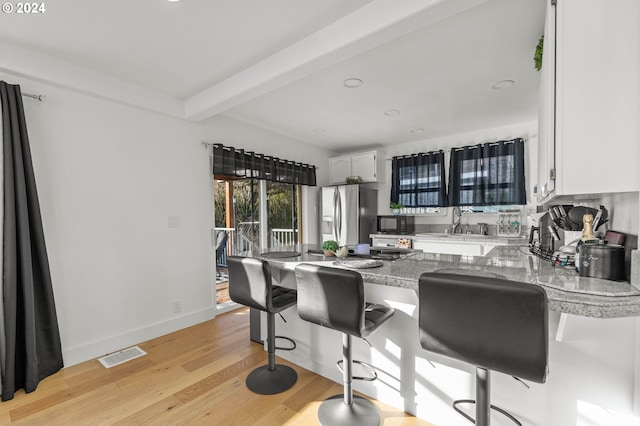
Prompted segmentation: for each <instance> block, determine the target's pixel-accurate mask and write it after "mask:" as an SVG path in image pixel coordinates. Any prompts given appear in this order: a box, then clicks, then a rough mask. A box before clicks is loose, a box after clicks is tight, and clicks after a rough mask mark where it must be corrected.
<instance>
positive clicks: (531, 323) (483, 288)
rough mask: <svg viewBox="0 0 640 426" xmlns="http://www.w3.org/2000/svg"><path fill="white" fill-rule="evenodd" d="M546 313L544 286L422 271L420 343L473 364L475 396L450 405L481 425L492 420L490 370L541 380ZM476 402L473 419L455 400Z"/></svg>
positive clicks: (544, 370)
mask: <svg viewBox="0 0 640 426" xmlns="http://www.w3.org/2000/svg"><path fill="white" fill-rule="evenodd" d="M547 316H548V313H547V294H546V293H545V291H544V289H543V288H541V287H539V286H537V285H534V284H526V283H522V282H516V281H509V280H505V279H499V278H493V277H486V276H472V275H458V274H442V273H425V274H422V275H421V276H420V281H419V327H420V344H421V345H422V347H423V348H424V349H426V350H428V351H431V352H435V353H438V354H441V355H445V356H448V357H451V358H454V359H457V360H461V361H464V362H467V363H469V364H472V365H475V366H476V399H475V400H471V399H465V400H458V401H454V403H453V408H454V409H455V410H456V411H457V412H459V413H460V414H462V415H463V416H464V417H466V418H467V419H468V420H470V421H471V422H473V423H476V424H477V425H479V426H488V425H489V424H490V411H491V410H490V408H491V409H494V410H496V411H498V412H500V413H502V414H504V415H505V416H507V417H508V418H510V419H511V420H513V421H514V422H515V423H516V424H518V425H520V424H521V423H520V422H519V421H518V420H517V419H516V418H515V417H513V416H512V415H511V414H509V413H508V412H506V411H505V410H503V409H501V408H499V407H496V406H494V405H491V403H490V373H491V371H498V372H501V373H505V374H509V375H511V376H514V378H522V379H527V380H531V381H534V382H537V383H544V382H545V380H546V376H547V370H548V347H549V338H548V327H549V326H548V318H547ZM461 403H475V404H476V419H475V422H474V420H473V419H472V418H471V417H470V416H469V415H467V414H466V413H464V412H463V411H462V410H461V409H460V408H458V404H461Z"/></svg>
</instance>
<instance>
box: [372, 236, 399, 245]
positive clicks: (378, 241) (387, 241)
mask: <svg viewBox="0 0 640 426" xmlns="http://www.w3.org/2000/svg"><path fill="white" fill-rule="evenodd" d="M397 243H398V238H388V237H387V238H384V237H383V238H380V237H373V245H374V246H375V247H396V245H397Z"/></svg>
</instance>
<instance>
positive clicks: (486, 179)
mask: <svg viewBox="0 0 640 426" xmlns="http://www.w3.org/2000/svg"><path fill="white" fill-rule="evenodd" d="M526 203H527V201H526V190H525V180H524V140H522V139H513V140H509V141H500V142H495V143H488V144H484V145H475V146H466V147H463V148H453V149H452V150H451V164H450V169H449V204H450V205H452V206H496V205H523V204H526Z"/></svg>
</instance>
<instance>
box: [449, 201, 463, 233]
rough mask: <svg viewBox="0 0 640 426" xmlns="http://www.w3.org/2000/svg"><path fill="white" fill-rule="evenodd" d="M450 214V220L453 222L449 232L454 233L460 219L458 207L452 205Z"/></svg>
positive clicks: (460, 214)
mask: <svg viewBox="0 0 640 426" xmlns="http://www.w3.org/2000/svg"><path fill="white" fill-rule="evenodd" d="M451 215H452V216H451V221H452V223H453V224H452V225H451V233H452V234H455V233H456V230H457V229H458V227H459V226H460V219H462V213H461V212H460V207H458V206H454V207H453V211H452V213H451Z"/></svg>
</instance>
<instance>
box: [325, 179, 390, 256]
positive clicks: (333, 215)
mask: <svg viewBox="0 0 640 426" xmlns="http://www.w3.org/2000/svg"><path fill="white" fill-rule="evenodd" d="M321 203H322V222H321V224H320V230H321V231H320V232H321V233H322V241H327V240H334V241H337V242H338V244H339V245H340V246H344V245H353V244H358V243H371V239H370V237H369V235H370V234H374V233H375V232H376V218H377V214H378V191H377V190H375V189H369V188H365V187H363V186H361V185H339V186H329V187H326V188H322V200H321Z"/></svg>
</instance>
